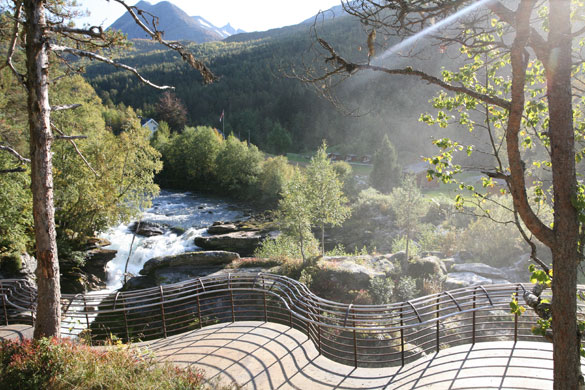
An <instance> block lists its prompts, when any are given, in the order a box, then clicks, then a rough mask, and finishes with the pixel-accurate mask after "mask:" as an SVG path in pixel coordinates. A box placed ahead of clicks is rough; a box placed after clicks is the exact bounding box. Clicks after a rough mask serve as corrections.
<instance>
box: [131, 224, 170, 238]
mask: <svg viewBox="0 0 585 390" xmlns="http://www.w3.org/2000/svg"><path fill="white" fill-rule="evenodd" d="M128 228H129V229H130V231H131V232H133V233H136V235H138V236H144V237H152V236H160V235H162V234H164V231H165V227H164V226H163V225H161V224H160V223H156V222H148V221H140V222H134V223H133V224H132V225H130V226H129V227H128Z"/></svg>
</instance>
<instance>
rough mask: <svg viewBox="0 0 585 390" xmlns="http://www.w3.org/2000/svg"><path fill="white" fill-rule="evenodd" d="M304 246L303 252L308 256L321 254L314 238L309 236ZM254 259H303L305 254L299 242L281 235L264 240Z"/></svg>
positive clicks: (288, 236)
mask: <svg viewBox="0 0 585 390" xmlns="http://www.w3.org/2000/svg"><path fill="white" fill-rule="evenodd" d="M303 244H304V248H303V250H305V253H306V254H307V255H308V256H316V255H317V254H318V253H319V249H318V244H317V241H316V240H315V238H314V237H312V238H311V236H309V235H307V238H306V241H304V243H303ZM254 257H259V258H266V259H284V260H287V259H301V258H302V257H303V254H302V253H301V248H300V245H299V241H298V240H296V239H295V238H294V237H292V236H290V235H287V234H281V235H279V236H278V237H276V238H275V239H267V240H264V241H263V242H262V245H261V246H260V247H259V248H258V249H256V251H255V252H254Z"/></svg>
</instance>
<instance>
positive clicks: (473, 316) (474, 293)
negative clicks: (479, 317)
mask: <svg viewBox="0 0 585 390" xmlns="http://www.w3.org/2000/svg"><path fill="white" fill-rule="evenodd" d="M476 293H477V288H474V289H473V312H472V314H471V315H472V318H473V322H472V331H471V344H475V315H476V311H475V308H476V302H475V295H476Z"/></svg>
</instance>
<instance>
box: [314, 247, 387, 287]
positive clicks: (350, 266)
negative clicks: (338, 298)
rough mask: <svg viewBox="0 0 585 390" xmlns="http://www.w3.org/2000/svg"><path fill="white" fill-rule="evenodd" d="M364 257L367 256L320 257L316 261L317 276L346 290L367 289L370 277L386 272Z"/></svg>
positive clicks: (380, 275) (383, 275)
mask: <svg viewBox="0 0 585 390" xmlns="http://www.w3.org/2000/svg"><path fill="white" fill-rule="evenodd" d="M366 257H369V256H355V257H352V256H347V257H345V256H335V257H324V258H321V259H320V260H319V261H318V262H317V267H318V269H319V275H318V277H319V278H320V279H325V280H328V281H330V282H333V283H335V284H336V285H339V286H343V289H344V290H346V291H350V290H368V289H369V288H370V281H371V280H372V279H374V278H377V277H385V276H386V273H385V272H382V271H378V270H376V269H375V268H374V267H372V266H371V265H370V264H369V262H368V261H367V259H366Z"/></svg>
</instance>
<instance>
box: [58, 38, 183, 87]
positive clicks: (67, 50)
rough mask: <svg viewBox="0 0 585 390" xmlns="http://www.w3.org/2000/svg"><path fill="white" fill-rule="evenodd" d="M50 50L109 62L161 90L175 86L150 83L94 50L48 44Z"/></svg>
mask: <svg viewBox="0 0 585 390" xmlns="http://www.w3.org/2000/svg"><path fill="white" fill-rule="evenodd" d="M49 46H50V48H51V50H53V51H56V52H65V53H69V54H73V55H75V56H78V57H86V58H89V59H92V60H96V61H100V62H105V63H106V64H110V65H112V66H115V67H116V68H120V69H124V70H127V71H129V72H132V73H134V75H136V77H138V79H139V80H140V81H141V82H142V83H144V84H146V85H148V86H150V87H152V88H156V89H161V90H165V89H174V88H175V87H171V86H168V85H157V84H154V83H152V82H151V81H150V80H147V79H145V78H144V77H143V76H142V75H141V74H140V73H139V72H138V70H136V68H133V67H131V66H128V65H126V64H121V63H119V62H116V61H114V60H112V59H111V58H108V57H104V56H102V55H99V54H96V53H94V52H91V51H87V50H81V49H75V48H73V47H68V46H61V45H56V44H50V45H49Z"/></svg>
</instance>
